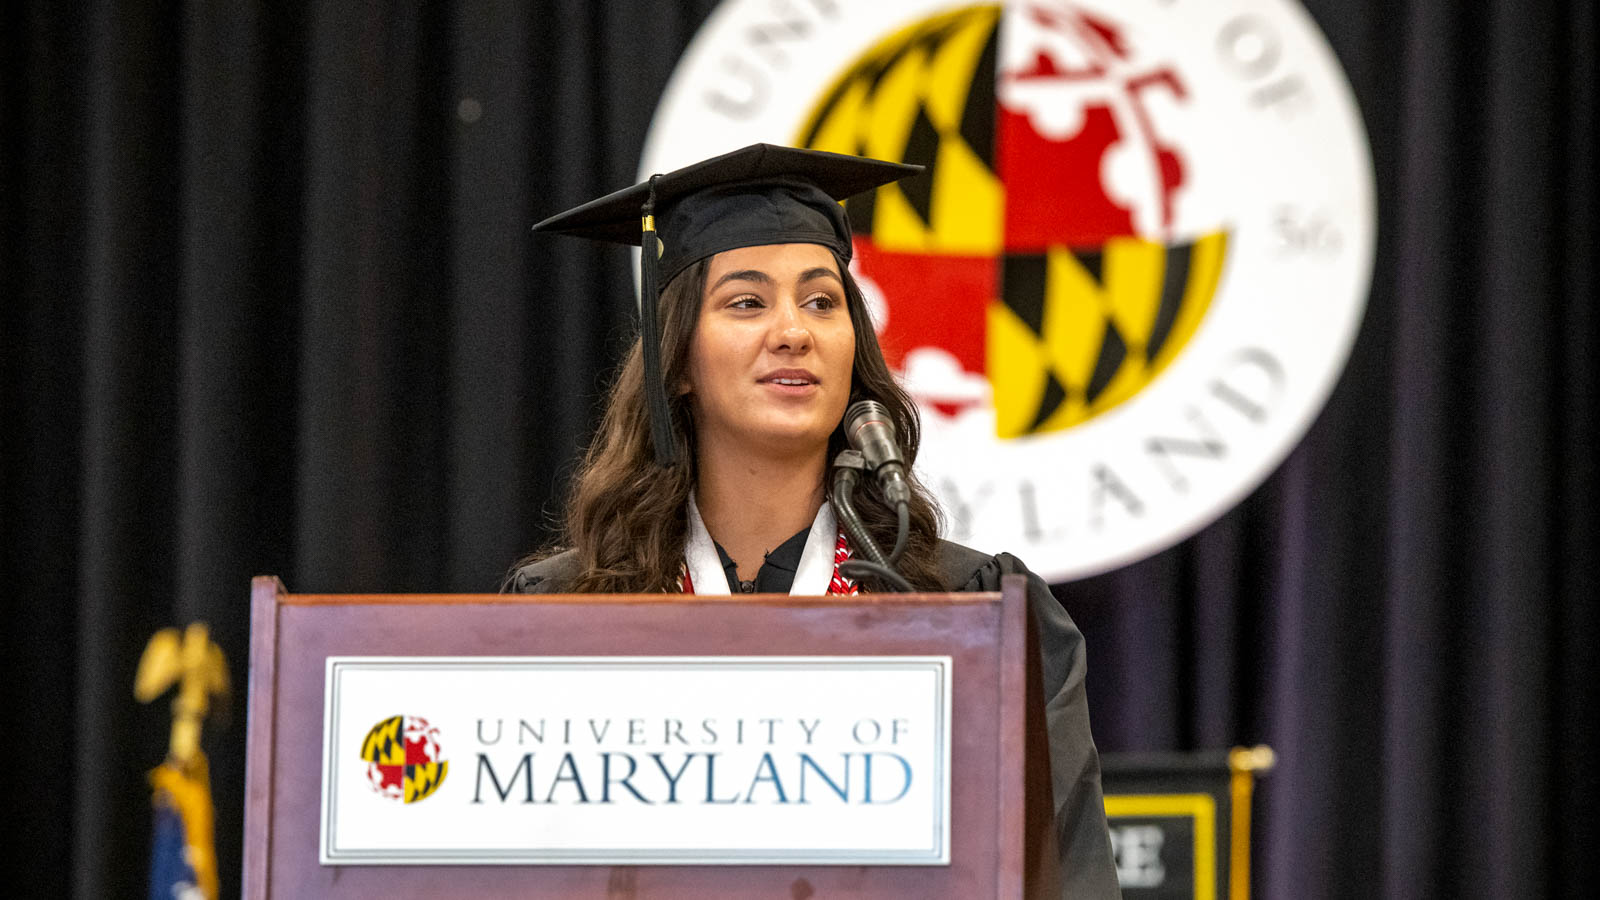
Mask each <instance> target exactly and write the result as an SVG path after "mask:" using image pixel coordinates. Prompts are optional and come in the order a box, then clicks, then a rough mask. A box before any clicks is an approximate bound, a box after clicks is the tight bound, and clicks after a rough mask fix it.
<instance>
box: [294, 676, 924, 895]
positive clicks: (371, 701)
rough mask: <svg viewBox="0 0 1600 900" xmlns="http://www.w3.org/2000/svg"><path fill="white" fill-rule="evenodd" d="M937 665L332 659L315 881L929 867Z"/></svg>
mask: <svg viewBox="0 0 1600 900" xmlns="http://www.w3.org/2000/svg"><path fill="white" fill-rule="evenodd" d="M950 685H951V658H950V657H948V656H887V657H885V656H878V657H868V656H861V657H829V656H740V657H736V656H717V657H603V656H600V657H330V658H329V659H328V660H327V675H326V694H325V702H324V710H325V719H324V728H323V748H324V755H323V768H322V786H323V793H322V837H321V843H320V861H321V862H322V863H323V864H359V865H373V864H419V865H438V864H472V865H492V864H575V863H576V864H603V865H730V864H731V865H753V864H809V865H851V866H861V865H943V864H948V863H949V860H950V817H949V805H950V765H949V757H950V696H951V695H950Z"/></svg>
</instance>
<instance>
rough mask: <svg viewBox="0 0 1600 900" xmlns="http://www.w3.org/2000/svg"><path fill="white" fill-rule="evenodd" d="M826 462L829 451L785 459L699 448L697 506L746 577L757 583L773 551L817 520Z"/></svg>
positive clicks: (711, 531) (715, 448) (713, 447)
mask: <svg viewBox="0 0 1600 900" xmlns="http://www.w3.org/2000/svg"><path fill="white" fill-rule="evenodd" d="M706 444H713V442H710V441H707V442H706ZM827 458H828V457H827V448H826V447H822V448H819V449H818V450H817V452H815V453H812V454H807V455H805V456H802V457H799V458H786V459H768V458H764V457H760V456H756V455H754V454H751V453H749V452H748V451H743V452H741V451H739V450H733V451H732V452H729V451H728V450H727V449H725V448H719V447H718V446H715V445H712V446H704V445H702V446H701V447H700V448H699V449H698V452H697V454H696V465H697V470H696V476H695V489H694V497H695V504H696V505H697V506H698V507H699V508H700V518H701V519H703V520H704V521H705V523H706V530H707V531H709V532H710V533H711V538H712V540H714V541H716V542H717V543H719V544H721V545H722V549H724V550H726V551H727V552H728V556H730V557H732V558H733V560H734V562H736V563H737V564H738V568H739V577H740V578H741V579H744V580H752V579H754V578H755V577H756V572H757V571H758V570H759V569H760V568H761V562H762V560H763V559H764V558H765V557H766V554H767V553H768V552H770V551H772V550H775V549H777V547H778V545H779V544H782V543H783V542H784V541H786V540H788V539H789V538H791V537H793V536H794V535H795V533H796V532H798V531H800V530H801V529H803V528H809V527H810V526H811V523H812V521H813V520H815V519H816V517H817V510H818V508H820V507H821V506H822V498H823V492H822V474H823V470H824V468H825V466H826V463H827Z"/></svg>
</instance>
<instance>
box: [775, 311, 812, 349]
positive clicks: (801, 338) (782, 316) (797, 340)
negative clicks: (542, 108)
mask: <svg viewBox="0 0 1600 900" xmlns="http://www.w3.org/2000/svg"><path fill="white" fill-rule="evenodd" d="M772 342H773V347H772V349H774V350H787V351H789V352H791V353H803V352H805V351H807V350H810V349H811V331H810V329H808V328H806V324H805V321H804V320H803V319H802V318H801V317H800V311H799V310H797V309H795V308H794V307H793V306H791V305H785V306H783V307H780V308H779V310H778V315H777V318H776V319H775V320H774V321H773V323H772Z"/></svg>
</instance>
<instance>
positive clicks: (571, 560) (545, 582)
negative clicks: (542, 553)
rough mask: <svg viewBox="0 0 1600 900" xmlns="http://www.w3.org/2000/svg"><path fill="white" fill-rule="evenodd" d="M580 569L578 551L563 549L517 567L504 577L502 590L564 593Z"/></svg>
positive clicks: (529, 592)
mask: <svg viewBox="0 0 1600 900" xmlns="http://www.w3.org/2000/svg"><path fill="white" fill-rule="evenodd" d="M582 571H583V567H582V565H581V564H580V563H579V561H578V551H576V550H563V551H561V552H560V553H557V554H556V555H554V556H547V557H545V558H544V559H541V560H537V561H535V562H531V563H528V564H527V565H524V566H519V567H517V568H516V569H515V570H513V571H512V573H511V574H510V575H509V576H508V577H507V578H506V584H505V589H504V590H505V593H508V594H565V593H567V591H568V590H570V589H571V586H572V583H573V581H575V580H577V577H578V575H579V574H580V573H581V572H582Z"/></svg>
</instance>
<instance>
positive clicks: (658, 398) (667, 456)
mask: <svg viewBox="0 0 1600 900" xmlns="http://www.w3.org/2000/svg"><path fill="white" fill-rule="evenodd" d="M659 177H660V176H658V175H652V176H650V195H649V197H647V198H646V199H645V201H644V209H643V210H642V214H643V220H644V221H643V234H642V238H641V240H640V241H639V339H640V341H641V342H642V343H643V347H644V398H645V404H646V405H647V406H649V408H650V439H651V441H652V442H653V443H654V444H655V446H656V464H657V465H660V466H663V467H666V466H671V465H673V464H674V463H676V462H677V461H678V445H677V443H676V442H675V441H674V440H673V439H672V409H671V408H670V407H669V406H668V405H667V386H666V384H665V383H664V382H663V378H662V374H661V322H660V318H659V312H658V310H659V307H660V305H661V303H660V301H661V294H660V287H659V286H658V285H657V284H656V280H657V266H658V259H659V257H660V255H661V251H660V248H659V247H658V246H657V244H656V217H655V212H656V179H657V178H659Z"/></svg>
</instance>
